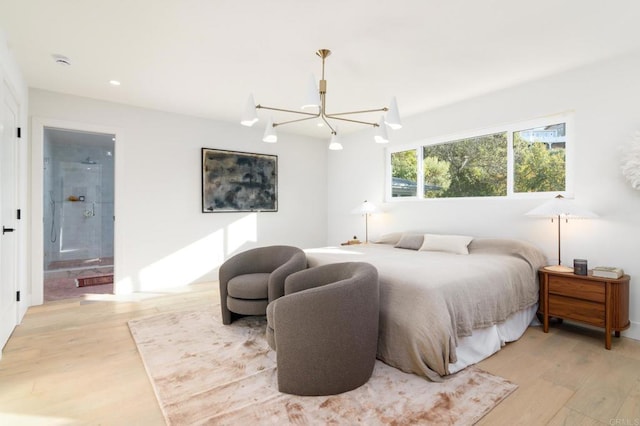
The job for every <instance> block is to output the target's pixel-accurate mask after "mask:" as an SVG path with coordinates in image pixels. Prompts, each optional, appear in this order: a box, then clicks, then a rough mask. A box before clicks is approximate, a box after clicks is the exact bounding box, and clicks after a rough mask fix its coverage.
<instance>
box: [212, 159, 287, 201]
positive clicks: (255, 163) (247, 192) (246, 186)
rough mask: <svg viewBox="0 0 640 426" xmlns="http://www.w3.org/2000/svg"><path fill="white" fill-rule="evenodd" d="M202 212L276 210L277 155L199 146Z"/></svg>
mask: <svg viewBox="0 0 640 426" xmlns="http://www.w3.org/2000/svg"><path fill="white" fill-rule="evenodd" d="M201 159H202V161H201V165H202V213H226V212H277V211H278V156H277V155H269V154H257V153H251V152H241V151H229V150H222V149H213V148H202V156H201Z"/></svg>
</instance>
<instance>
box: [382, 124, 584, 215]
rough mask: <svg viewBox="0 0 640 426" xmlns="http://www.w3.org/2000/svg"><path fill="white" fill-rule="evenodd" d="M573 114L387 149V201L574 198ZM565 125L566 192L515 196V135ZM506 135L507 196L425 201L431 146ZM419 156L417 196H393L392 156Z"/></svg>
mask: <svg viewBox="0 0 640 426" xmlns="http://www.w3.org/2000/svg"><path fill="white" fill-rule="evenodd" d="M573 115H574V114H573V112H566V113H560V114H554V115H549V116H544V117H540V118H535V119H530V120H525V121H518V122H514V123H509V124H503V125H497V126H492V127H486V128H482V129H475V130H469V131H464V132H459V133H454V134H448V135H443V136H436V137H432V138H427V139H423V140H420V141H417V142H412V143H410V144H405V145H399V146H395V147H387V148H386V149H385V201H386V202H391V203H396V202H406V201H435V200H478V199H482V200H486V199H537V198H548V197H549V195H557V194H561V195H562V196H564V197H567V198H570V197H573V183H574V160H573V157H574V154H573V153H574V148H575V147H574V140H575V135H574V132H575V130H574V123H573V119H574V117H573ZM559 123H564V124H565V153H564V154H565V190H564V191H551V192H549V191H545V192H514V181H515V176H514V161H515V159H514V152H513V134H514V133H516V132H520V131H523V130H529V129H533V128H537V127H543V126H549V125H553V124H559ZM505 132H506V134H507V194H506V195H491V196H485V197H449V198H425V197H424V178H422V177H423V176H424V169H423V158H422V152H423V151H422V147H423V146H430V145H438V144H445V143H453V142H457V141H460V140H462V139H469V138H474V137H479V136H484V135H489V134H494V133H505ZM411 150H414V151H415V153H416V156H417V158H416V161H417V176H418V179H417V180H418V182H417V187H418V188H417V193H416V196H405V197H393V196H392V187H391V186H392V175H391V174H392V170H391V155H392V154H393V153H397V152H403V151H411Z"/></svg>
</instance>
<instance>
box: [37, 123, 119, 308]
mask: <svg viewBox="0 0 640 426" xmlns="http://www.w3.org/2000/svg"><path fill="white" fill-rule="evenodd" d="M114 146H115V143H114V135H109V134H100V133H87V132H79V131H73V130H66V129H54V128H45V132H44V200H43V201H44V236H43V242H44V265H43V267H44V272H45V283H44V285H45V300H46V299H47V297H46V294H47V286H48V282H49V284H51V282H53V281H56V280H57V281H60V280H61V279H62V278H67V279H68V280H71V279H72V278H74V277H75V278H77V277H78V276H80V275H81V272H82V271H85V270H86V271H88V273H89V274H93V275H96V274H100V273H112V271H113V227H114V223H113V219H114V203H113V201H114ZM108 268H111V269H108ZM54 271H66V273H65V274H63V275H60V274H57V275H56V274H52V273H51V272H54ZM74 271H75V272H74ZM85 275H86V274H85ZM58 284H59V285H60V283H59V282H58ZM68 284H69V283H68ZM70 284H73V282H72V281H71V282H70ZM74 287H75V286H74ZM71 290H72V289H71ZM71 290H70V291H71Z"/></svg>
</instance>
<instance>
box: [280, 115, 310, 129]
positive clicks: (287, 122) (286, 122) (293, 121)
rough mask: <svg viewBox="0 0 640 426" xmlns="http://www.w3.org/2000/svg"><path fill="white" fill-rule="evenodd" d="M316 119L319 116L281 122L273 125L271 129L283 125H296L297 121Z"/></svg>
mask: <svg viewBox="0 0 640 426" xmlns="http://www.w3.org/2000/svg"><path fill="white" fill-rule="evenodd" d="M318 117H320V115H314V116H313V117H305V118H298V119H297V120H289V121H281V122H279V123H273V127H276V126H282V125H283V124H289V123H297V122H298V121H306V120H313V119H314V118H318Z"/></svg>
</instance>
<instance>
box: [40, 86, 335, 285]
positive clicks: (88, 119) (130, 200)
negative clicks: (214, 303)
mask: <svg viewBox="0 0 640 426" xmlns="http://www.w3.org/2000/svg"><path fill="white" fill-rule="evenodd" d="M29 96H30V111H29V112H30V115H31V117H33V118H34V122H37V123H47V122H52V121H51V120H55V121H62V122H76V123H84V124H93V125H99V126H103V127H109V128H111V129H113V130H114V131H115V133H116V134H117V141H116V149H115V161H116V183H115V212H116V213H115V216H116V222H115V225H116V226H115V240H116V241H115V244H116V245H115V275H116V276H115V280H116V291H117V292H128V291H149V290H158V289H162V288H168V287H175V286H181V285H186V284H190V283H193V282H198V281H204V280H214V279H217V268H218V266H219V265H220V264H221V262H222V261H223V260H224V259H226V258H228V257H229V256H231V255H232V254H234V253H237V252H239V251H243V250H246V249H248V248H251V247H256V246H264V245H269V244H290V245H296V246H299V247H302V248H305V247H313V246H320V245H324V244H325V242H326V229H327V214H326V199H327V176H326V156H327V154H326V151H327V150H326V146H325V144H324V141H320V140H316V139H312V138H305V137H300V136H291V135H287V134H286V133H283V132H280V134H279V141H278V143H277V144H265V143H263V142H262V141H261V139H262V131H263V129H261V128H259V127H262V126H256V128H251V129H248V128H245V127H242V126H240V125H239V124H235V123H224V122H218V121H213V120H206V119H201V118H194V117H187V116H181V115H176V114H170V113H164V112H158V111H152V110H146V109H141V108H134V107H130V106H125V105H119V104H114V103H108V102H102V101H97V100H92V99H86V98H80V97H75V96H68V95H61V94H57V93H52V92H46V91H42V90H37V89H31V90H30V94H29ZM37 139H38V137H34V138H33V140H32V141H31V142H32V144H35V145H37V144H38V143H41V141H38V140H37ZM35 145H34V146H35ZM203 147H205V148H219V149H226V150H236V151H245V152H258V153H263V154H275V155H277V156H278V212H275V213H208V214H203V213H201V173H200V169H201V166H200V164H201V163H200V158H201V157H200V155H201V151H200V149H201V148H203ZM37 151H38V150H37V149H35V150H34V152H37ZM36 157H37V155H36ZM33 165H34V167H41V165H42V159H41V158H34V159H33ZM36 180H38V179H36ZM32 185H33V186H34V188H36V189H35V191H37V187H38V185H39V186H40V188H41V186H42V184H41V182H32ZM41 199H42V198H41V196H38V195H36V197H35V202H34V204H37V203H38V202H39V200H41ZM38 226H39V224H38V223H34V231H33V232H34V233H35V235H42V233H41V232H40V230H39V229H38ZM34 252H35V251H34ZM34 268H36V269H37V268H41V264H38V263H37V262H36V263H35V264H34ZM36 285H37V283H36Z"/></svg>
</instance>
